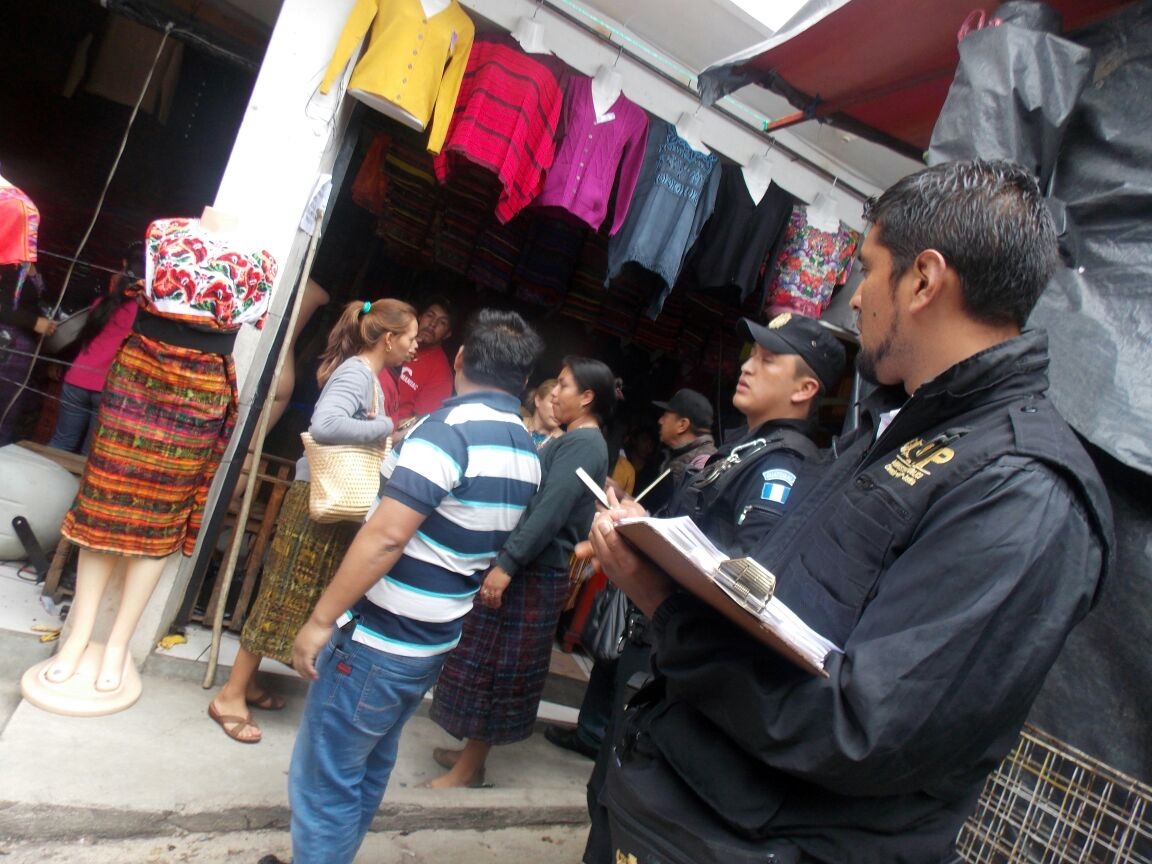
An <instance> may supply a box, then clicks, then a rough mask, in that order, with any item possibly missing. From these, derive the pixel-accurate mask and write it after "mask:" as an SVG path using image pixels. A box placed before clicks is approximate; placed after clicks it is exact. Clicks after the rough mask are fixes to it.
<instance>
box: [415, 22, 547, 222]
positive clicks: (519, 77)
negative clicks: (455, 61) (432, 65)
mask: <svg viewBox="0 0 1152 864" xmlns="http://www.w3.org/2000/svg"><path fill="white" fill-rule="evenodd" d="M566 68H567V67H566V66H565V65H564V63H563V62H562V61H561V60H560V59H559V58H558V57H554V56H552V55H546V54H536V55H530V54H526V53H524V51H523V50H522V49H521V48H520V46H519V45H518V44H517V43H516V41H515V40H513V39H512V38H511V37H508V36H486V37H483V38H481V39H478V40H477V41H476V42H475V44H473V46H472V51H471V53H470V54H469V55H468V66H467V70H466V71H465V73H464V79H463V81H462V82H461V84H460V93H459V95H458V97H457V99H456V108H455V110H454V111H453V114H452V123H451V125H450V126H449V127H448V135H447V138H446V139H445V143H444V148H443V150H442V151H441V152H440V153H439V154H438V155H437V156H436V158H435V160H434V161H433V164H434V166H435V168H436V178H437V179H438V180H439V181H440V182H441V183H445V182H447V181H448V178H449V177H450V176H451V174H452V170H453V163H454V161H455V158H457V157H462V158H464V159H467V160H469V161H470V162H474V163H475V164H477V165H480V166H482V167H484V168H487V169H488V170H489V171H492V172H494V173H495V174H496V175H497V176H498V177H499V178H500V182H501V183H502V184H503V187H504V190H503V192H502V193H501V195H500V199H499V201H497V203H496V218H497V219H499V220H500V221H501V222H507V221H508V220H509V219H511V218H512V217H513V216H515V215H516V214H517V213H519V212H520V211H521V210H522V209H523V208H524V207H526V206H527V205H528V202H530V201H531V200H532V199H533V198H535V197H536V195H537V194H539V192H540V189H541V187H542V186H543V185H544V172H545V171H547V170H548V169H549V168H551V167H552V161H553V159H554V158H555V156H556V138H557V134H558V125H559V123H560V110H561V106H562V104H563V92H562V90H561V81H562V79H565V78H566V77H567V72H566Z"/></svg>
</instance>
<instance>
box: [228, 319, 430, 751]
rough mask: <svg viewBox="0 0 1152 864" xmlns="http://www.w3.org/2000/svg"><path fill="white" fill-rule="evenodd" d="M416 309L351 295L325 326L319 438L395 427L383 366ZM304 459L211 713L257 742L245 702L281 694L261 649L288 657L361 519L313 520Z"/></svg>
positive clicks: (316, 419)
mask: <svg viewBox="0 0 1152 864" xmlns="http://www.w3.org/2000/svg"><path fill="white" fill-rule="evenodd" d="M416 330H417V327H416V310H415V309H413V308H412V307H411V306H409V305H408V304H407V303H404V302H401V301H400V300H377V301H376V302H375V303H368V302H363V303H362V302H359V301H354V302H352V303H349V304H348V305H347V306H346V307H345V308H344V312H343V314H342V315H341V316H340V319H339V320H338V321H337V322H336V326H335V327H333V328H332V332H331V333H330V334H329V336H328V347H327V350H325V352H324V353H323V354H322V355H321V356H320V368H319V370H318V371H317V374H316V378H317V381H318V382H319V383H320V385H321V387H322V388H323V389H322V390H321V391H320V397H319V399H318V400H317V401H316V407H315V409H314V410H313V412H312V423H311V425H310V426H309V428H308V431H309V432H310V433H311V434H312V437H313V438H315V439H316V441H317V443H319V444H372V443H378V442H379V443H382V442H383V441H384V440H385V439H386V438H387V437H388V436H389V435H390V434H391V433H392V429H393V427H394V423H393V421H392V415H391V414H389V411H393V412H394V411H395V403H393V405H391V406H389V404H388V400H387V398H386V394H385V393H384V392H383V391H382V390H381V387H380V383H379V380H378V378H379V376H380V372H381V371H382V370H383V369H385V368H394V367H396V366H399V365H401V364H402V363H404V362H405V361H407V360H409V359H410V358H411V357H412V356H413V355H414V354H415V353H416ZM308 479H309V473H308V460H307V458H306V457H302V458H301V459H300V461H299V462H297V463H296V479H295V481H294V482H293V484H292V487H291V488H290V489H289V490H288V493H287V494H286V495H285V496H284V505H283V507H282V509H281V511H280V517H279V519H278V520H277V527H276V536H275V537H274V538H273V540H272V550H271V553H270V554H269V557H268V561H267V563H266V564H265V565H264V574H263V576H262V578H261V581H260V590H259V592H258V594H257V596H256V602H255V603H254V604H253V607H252V613H251V614H250V615H249V616H248V620H247V621H246V622H245V623H244V630H243V631H242V633H241V634H240V649H239V652H238V653H237V655H236V660H235V662H234V663H233V664H232V671H231V672H230V674H229V675H228V680H227V681H226V682H225V683H224V686H223V687H221V688H220V692H219V693H217V694H216V698H215V699H213V700H212V702H211V703H209V705H208V716H209V717H211V718H212V719H213V720H214V721H216V722H217V723H219V724H220V728H221V729H223V730H224V734H226V735H227V736H228V737H229V738H231V739H232V740H234V741H239V742H241V743H243V744H255V743H256V742H257V741H259V740H260V738H261V731H260V727H259V726H257V725H256V724H255V723H254V722H252V717H251V714H250V713H249V711H248V709H249V707H254V708H262V709H265V710H272V711H275V710H279V709H281V708H283V707H284V699H283V698H282V697H280V696H277V695H276V694H275V693H272V692H270V691H268V690H264V689H261V688H260V686H259V685H258V683H257V682H256V670H257V668H259V666H260V660H261V658H263V657H272V658H274V659H276V660H279V661H280V662H281V663H285V664H288V665H291V663H292V642H293V640H294V639H295V638H296V634H297V633H298V632H299V630H300V628H301V627H302V626H303V625H304V622H305V621H307V620H308V616H309V615H310V614H311V613H312V607H313V606H314V605H315V604H316V601H317V600H318V599H319V597H320V594H321V593H322V592H323V590H324V588H325V586H326V585H327V584H328V580H329V579H331V577H332V574H333V573H334V572H335V571H336V567H337V566H338V565H339V563H340V560H341V559H342V558H343V557H344V553H345V552H346V551H347V550H348V547H349V545H351V543H352V538H353V537H355V536H356V532H357V531H358V530H359V528H360V523H359V522H331V523H325V524H320V523H318V522H313V521H312V519H311V518H310V517H309V515H308V492H309V489H308V485H309V484H308Z"/></svg>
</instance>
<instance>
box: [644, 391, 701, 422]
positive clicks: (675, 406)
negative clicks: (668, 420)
mask: <svg viewBox="0 0 1152 864" xmlns="http://www.w3.org/2000/svg"><path fill="white" fill-rule="evenodd" d="M652 404H653V405H655V406H656V407H657V408H659V409H660V410H661V411H671V412H672V413H673V414H678V415H679V416H681V417H686V418H688V422H689V423H691V424H692V428H693V429H711V428H712V403H711V402H709V401H708V397H707V396H705V395H704V394H703V393H697V392H696V391H695V390H689V389H688V388H687V387H685V388H684V389H683V390H677V391H676V394H675V395H674V396H673V397H672V398H671V399H669V400H668V401H667V402H653V403H652Z"/></svg>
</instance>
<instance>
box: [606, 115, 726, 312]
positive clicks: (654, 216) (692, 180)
mask: <svg viewBox="0 0 1152 864" xmlns="http://www.w3.org/2000/svg"><path fill="white" fill-rule="evenodd" d="M719 186H720V160H719V158H718V157H717V156H716V154H715V153H701V152H700V151H698V150H694V149H692V147H691V146H689V144H688V142H687V141H685V140H684V139H683V138H681V137H680V136H679V135H677V134H676V129H675V127H674V126H672V124H670V123H666V122H664V121H663V120H659V119H653V120H652V124H651V128H650V130H649V132H648V155H647V156H646V157H645V159H644V167H643V169H642V171H641V176H640V182H639V184H638V185H637V187H636V197H635V200H633V202H632V207H631V208H630V210H629V212H628V218H627V220H626V221H625V223H624V226H623V227H622V228H621V229H620V233H619V234H617V235H616V236H615V237H613V238H612V239H611V240H610V241H608V278H609V279H611V278H612V277H613V276H616V275H617V274H618V273H619V272H620V271H621V270H622V269H623V268H624V265H625V264H626V263H627V262H629V261H635V262H636V263H638V264H640V265H641V266H642V267H644V268H645V269H647V270H651V271H652V272H653V273H656V274H658V275H659V276H660V277H661V278H662V279H663V280H664V283H665V284H664V290H663V291H662V292H661V293H660V296H659V297H658V298H656V299H655V300H654V301H653V303H652V305H651V306H650V307H649V309H648V311H647V314H648V317H649V318H656V317H657V316H658V315H659V314H660V310H661V309H662V308H663V307H664V301H665V300H666V299H667V297H668V294H669V293H671V291H672V286H673V285H675V284H676V279H677V277H678V276H679V275H680V268H681V267H682V266H683V263H684V257H685V255H686V254H687V252H688V250H689V248H691V246H692V244H693V243H694V242H695V240H696V237H697V236H698V235H699V234H700V229H701V228H702V227H703V226H704V223H705V222H707V221H708V217H709V216H710V215H711V214H712V208H713V207H714V206H715V204H716V191H717V189H718V188H719Z"/></svg>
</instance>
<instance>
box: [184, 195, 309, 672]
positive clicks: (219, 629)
mask: <svg viewBox="0 0 1152 864" xmlns="http://www.w3.org/2000/svg"><path fill="white" fill-rule="evenodd" d="M321 221H322V213H321V214H320V215H318V216H317V218H316V226H317V227H316V229H315V230H313V232H312V236H311V238H310V239H309V240H308V251H307V252H306V253H305V255H304V266H303V268H302V269H301V271H300V276H299V278H298V279H297V280H296V287H295V289H294V290H295V292H296V293H295V294H294V295H293V298H292V311H291V312H290V313H289V316H288V322H287V327H286V329H285V331H284V341H283V342H281V343H280V353H279V355H278V356H277V359H276V368H275V369H274V370H273V373H272V382H271V384H270V385H269V387H268V395H267V397H266V398H265V400H264V407H263V408H262V409H261V411H260V420H259V422H258V424H257V426H256V433H255V436H254V437H253V439H252V446H251V448H250V449H249V451H248V455H247V456H246V457H245V458H246V459H247V460H248V477H247V478H246V480H247V482H246V484H245V486H244V497H243V498H242V499H241V500H240V510H239V512H238V513H237V514H236V525H235V527H234V528H233V529H232V537H231V539H230V540H229V542H228V555H227V557H226V559H225V561H224V564H223V566H222V568H221V570H220V574H219V575H218V576H217V577H216V578H217V580H218V581H219V582H220V591H219V592H218V594H217V602H216V608H215V609H214V610H213V613H212V645H211V647H210V648H209V649H208V668H207V669H206V670H205V672H204V682H203V684H202V685H201V686H202V687H203V688H204V689H205V690H208V689H211V688H212V687H213V686H214V685H215V680H216V664H217V662H218V661H219V659H220V639H221V635H222V633H223V630H224V606H225V605H226V603H227V600H228V589H229V588H230V587H231V584H232V574H233V573H234V572H235V570H236V562H237V560H239V558H240V546H241V544H242V543H243V540H244V526H245V525H246V524H247V522H248V513H249V511H250V510H251V507H252V495H253V493H254V491H255V489H256V475H257V474H258V473H259V471H258V469H259V466H260V455H261V454H262V453H263V452H264V438H265V436H266V435H267V433H268V418H269V417H270V416H271V414H272V404H273V403H274V402H275V401H276V385H277V384H278V383H279V381H280V370H281V369H283V368H284V361H285V360H286V359H287V356H288V352H289V351H290V350H292V346H291V342H292V331H293V329H294V328H295V327H296V318H297V316H298V315H299V314H300V304H301V301H302V300H303V299H304V282H305V281H306V280H307V279H308V275H309V273H310V272H311V270H312V260H313V258H315V257H316V247H317V245H319V241H320V233H319V225H320V223H321Z"/></svg>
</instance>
